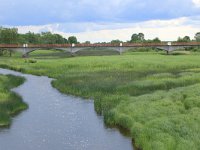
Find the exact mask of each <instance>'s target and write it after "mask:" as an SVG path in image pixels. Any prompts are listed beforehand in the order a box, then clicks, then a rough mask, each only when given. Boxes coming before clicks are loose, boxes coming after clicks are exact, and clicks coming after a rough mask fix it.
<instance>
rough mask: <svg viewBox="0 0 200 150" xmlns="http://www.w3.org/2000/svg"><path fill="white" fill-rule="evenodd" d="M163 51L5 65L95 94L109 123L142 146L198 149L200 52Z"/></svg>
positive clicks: (67, 89) (147, 149)
mask: <svg viewBox="0 0 200 150" xmlns="http://www.w3.org/2000/svg"><path fill="white" fill-rule="evenodd" d="M163 54H165V53H164V52H154V51H153V52H131V51H129V52H127V53H124V54H123V55H121V56H119V55H118V56H103V57H99V56H89V57H87V56H85V57H71V58H60V59H57V58H55V59H54V58H51V59H48V58H47V59H43V58H41V59H37V62H36V63H26V62H25V60H23V59H21V58H18V57H13V58H5V57H4V58H1V60H0V67H4V68H10V69H14V70H18V71H22V72H25V73H31V74H36V75H47V76H49V77H53V78H55V79H57V80H54V81H53V82H52V85H53V86H54V87H55V88H57V89H59V90H60V91H61V92H63V93H66V94H72V95H76V96H81V97H84V98H93V99H94V103H95V110H96V111H97V112H98V113H99V114H102V115H103V116H104V121H105V123H106V124H107V125H110V126H119V127H122V128H124V129H127V130H128V131H129V132H130V135H131V137H132V138H133V139H134V141H135V145H136V146H137V147H138V148H142V149H143V150H174V149H176V150H188V149H191V150H198V149H200V140H199V139H200V61H199V60H200V55H199V53H192V52H191V53H190V54H187V55H163ZM31 59H33V58H31ZM66 109H67V108H66Z"/></svg>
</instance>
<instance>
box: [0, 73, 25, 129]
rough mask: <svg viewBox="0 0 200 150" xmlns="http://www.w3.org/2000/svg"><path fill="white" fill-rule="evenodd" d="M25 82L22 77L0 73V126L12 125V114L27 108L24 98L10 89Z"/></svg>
mask: <svg viewBox="0 0 200 150" xmlns="http://www.w3.org/2000/svg"><path fill="white" fill-rule="evenodd" d="M23 82H24V78H21V77H16V76H12V75H7V76H3V75H0V126H8V125H10V123H11V116H12V115H15V114H16V113H18V112H20V111H21V110H24V109H26V108H27V104H25V103H24V102H23V101H22V98H21V97H20V96H19V95H17V94H15V93H14V92H11V91H10V90H11V89H12V88H14V87H17V86H19V85H20V84H22V83H23Z"/></svg>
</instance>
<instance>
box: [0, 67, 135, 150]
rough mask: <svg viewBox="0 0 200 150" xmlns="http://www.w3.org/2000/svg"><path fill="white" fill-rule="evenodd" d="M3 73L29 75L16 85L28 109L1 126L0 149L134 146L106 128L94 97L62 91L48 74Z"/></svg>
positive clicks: (117, 148) (101, 149) (102, 149)
mask: <svg viewBox="0 0 200 150" xmlns="http://www.w3.org/2000/svg"><path fill="white" fill-rule="evenodd" d="M0 74H13V75H18V76H24V77H26V79H27V81H26V82H25V83H24V84H23V85H22V86H20V87H18V88H16V89H14V91H15V92H17V93H19V94H20V95H21V96H22V97H23V100H24V101H25V102H27V103H28V104H29V109H28V110H26V111H24V112H22V113H21V114H20V115H18V116H16V117H14V118H13V123H12V125H11V127H10V128H7V129H6V128H5V129H1V130H0V150H132V149H133V147H132V142H131V139H130V138H128V137H124V136H123V135H121V134H120V132H119V131H118V130H117V129H110V128H106V127H105V126H104V123H103V119H102V118H101V117H100V116H97V115H96V113H95V111H94V104H93V101H85V100H81V99H79V98H75V97H71V96H67V95H64V94H61V93H60V92H58V91H57V90H56V89H54V88H53V87H52V86H51V80H52V79H49V78H47V77H38V76H33V75H25V74H21V73H18V72H14V71H10V70H5V69H0Z"/></svg>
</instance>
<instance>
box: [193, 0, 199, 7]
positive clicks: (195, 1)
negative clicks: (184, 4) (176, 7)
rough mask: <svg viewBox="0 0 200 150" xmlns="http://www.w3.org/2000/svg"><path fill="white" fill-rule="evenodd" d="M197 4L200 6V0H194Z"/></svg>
mask: <svg viewBox="0 0 200 150" xmlns="http://www.w3.org/2000/svg"><path fill="white" fill-rule="evenodd" d="M192 2H193V3H194V4H195V6H197V7H200V0H192Z"/></svg>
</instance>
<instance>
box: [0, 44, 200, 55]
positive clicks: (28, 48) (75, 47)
mask: <svg viewBox="0 0 200 150" xmlns="http://www.w3.org/2000/svg"><path fill="white" fill-rule="evenodd" d="M196 46H200V42H161V43H119V44H0V49H8V50H9V51H19V52H22V54H23V57H27V56H28V54H29V53H31V52H32V51H35V50H49V49H54V50H64V51H66V52H70V53H71V54H74V53H76V52H78V51H80V50H84V49H88V48H106V49H112V50H116V51H117V52H119V54H122V53H123V52H125V51H126V50H129V49H133V48H141V47H144V48H156V49H159V50H164V51H166V52H167V53H169V52H171V51H174V50H177V49H184V48H187V47H196Z"/></svg>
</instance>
